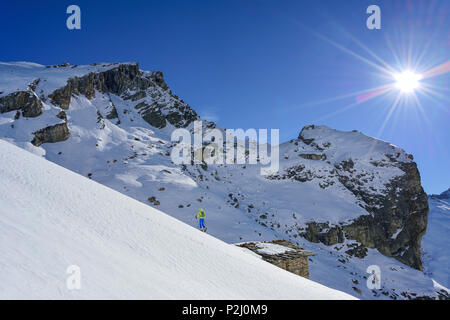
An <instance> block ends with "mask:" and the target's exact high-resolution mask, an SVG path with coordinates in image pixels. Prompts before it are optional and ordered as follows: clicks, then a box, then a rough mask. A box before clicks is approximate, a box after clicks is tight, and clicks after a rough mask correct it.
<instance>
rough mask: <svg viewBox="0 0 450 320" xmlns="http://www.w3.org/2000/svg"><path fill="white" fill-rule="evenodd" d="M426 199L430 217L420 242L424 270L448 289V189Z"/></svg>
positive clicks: (449, 259) (449, 228) (449, 267)
mask: <svg viewBox="0 0 450 320" xmlns="http://www.w3.org/2000/svg"><path fill="white" fill-rule="evenodd" d="M428 198H429V203H430V215H429V217H428V229H427V233H426V234H425V236H424V237H423V240H422V247H423V259H424V266H425V268H424V269H425V272H426V273H427V274H429V275H430V277H431V278H433V279H434V280H436V281H437V282H438V283H439V284H441V285H443V286H445V287H447V288H450V244H449V241H448V236H449V234H450V189H449V190H447V191H444V192H443V193H441V194H440V195H430V196H429V197H428Z"/></svg>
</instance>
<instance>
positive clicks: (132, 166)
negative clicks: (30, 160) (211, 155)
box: [0, 62, 437, 299]
mask: <svg viewBox="0 0 450 320" xmlns="http://www.w3.org/2000/svg"><path fill="white" fill-rule="evenodd" d="M130 65H133V66H136V64H120V66H125V67H126V66H130ZM117 66H118V65H117V64H106V63H105V64H96V65H90V66H76V67H75V66H70V65H66V66H56V67H51V68H46V67H45V66H41V65H37V64H32V63H23V62H21V63H2V64H0V92H3V93H0V98H1V97H2V96H6V94H8V93H10V92H14V91H17V90H27V88H28V87H29V86H30V83H33V82H34V81H35V80H36V79H40V81H39V82H38V83H37V85H36V88H35V89H34V90H33V92H34V93H35V94H36V95H38V96H39V97H40V99H41V100H42V105H43V109H44V111H43V113H42V114H41V115H39V116H38V117H34V118H32V117H24V116H20V117H18V118H17V112H16V111H15V110H14V111H11V112H5V113H0V138H2V139H4V140H7V141H9V142H11V143H13V144H15V145H17V146H20V147H22V148H24V149H26V150H28V151H31V152H32V153H34V154H37V155H39V156H42V157H45V159H47V160H50V161H52V162H54V163H56V164H58V165H60V166H62V167H65V168H67V169H70V170H72V171H74V172H76V173H79V174H80V175H83V176H85V177H90V178H91V179H92V180H95V181H96V182H99V183H100V184H103V185H105V186H108V187H110V188H112V189H114V190H116V191H118V192H120V193H122V194H125V195H127V196H129V197H131V198H134V199H136V200H139V201H141V202H143V203H146V204H149V205H151V206H154V207H156V208H158V209H160V210H162V211H163V212H165V213H167V214H168V215H170V216H172V217H175V218H176V219H178V220H180V221H183V222H185V223H187V224H190V225H191V226H195V225H196V221H195V219H194V215H195V214H196V212H197V211H198V209H199V207H202V208H203V209H204V210H205V211H206V214H207V219H206V224H207V226H208V233H210V234H211V235H213V236H214V237H217V238H219V239H221V240H223V241H225V242H227V243H237V242H243V241H252V240H255V241H264V240H274V239H286V240H290V241H292V242H294V243H297V244H299V245H301V246H303V247H305V248H306V249H309V250H311V251H313V252H315V253H317V255H316V256H314V257H311V263H310V266H311V268H310V269H311V270H310V273H311V279H313V280H314V281H316V282H319V283H322V284H324V285H326V286H328V287H332V288H335V289H339V290H341V291H344V292H347V293H349V294H352V295H353V294H355V295H357V296H358V297H359V298H363V299H374V298H376V299H395V298H398V299H403V298H413V297H415V296H425V295H426V296H429V297H437V296H436V292H435V290H434V286H433V282H432V280H431V278H429V277H428V276H426V275H424V274H423V273H422V272H420V271H418V270H415V269H413V268H410V267H408V266H406V265H404V264H402V263H400V262H398V261H396V260H395V259H393V258H390V257H386V256H384V255H382V254H381V253H380V252H379V251H377V250H376V249H371V248H369V249H368V251H367V255H366V256H365V257H363V258H358V257H355V256H354V255H351V254H348V253H346V251H348V249H349V248H352V246H354V245H358V244H357V243H355V241H353V240H350V239H344V240H343V242H340V243H337V244H330V245H324V244H323V243H313V242H309V241H307V240H305V239H304V237H303V236H302V234H303V233H304V232H305V230H306V228H307V227H308V223H311V222H313V223H328V224H329V228H332V227H336V226H341V225H342V224H344V225H345V224H348V223H351V222H352V220H354V219H356V218H358V217H370V216H371V215H372V214H373V212H371V211H370V210H372V211H373V210H378V209H380V208H381V209H382V204H380V202H377V201H374V202H373V203H368V202H366V201H365V200H364V199H361V197H358V194H367V195H368V197H373V198H374V199H378V198H380V197H381V198H383V197H385V196H386V193H387V188H386V184H388V183H389V182H390V180H392V179H396V178H398V177H401V176H402V175H403V174H404V172H403V170H402V169H400V168H399V164H403V163H405V164H411V163H412V160H411V157H410V156H409V155H408V154H407V153H406V152H404V151H403V150H402V149H400V148H399V147H396V146H393V145H391V144H389V143H387V142H384V141H380V140H377V139H374V138H371V137H368V136H365V135H364V134H362V133H359V132H342V131H337V130H333V129H331V128H328V127H325V126H315V127H314V126H308V127H305V128H304V130H302V132H301V134H300V136H299V138H298V139H294V140H291V141H289V142H286V143H283V144H281V145H280V162H281V163H280V171H279V173H278V174H277V175H276V174H275V175H273V176H270V177H268V176H261V174H260V165H227V166H225V165H208V166H207V167H203V166H199V165H194V166H186V167H183V166H178V165H175V164H173V163H172V161H171V158H170V152H171V151H172V147H173V145H174V143H172V142H171V141H170V134H171V132H172V130H173V129H175V128H176V127H177V124H178V123H181V126H182V127H183V126H184V125H185V124H186V127H187V129H192V127H193V125H192V123H189V122H183V121H184V118H183V117H185V114H186V110H187V109H189V106H187V105H186V104H185V103H184V102H183V101H182V100H181V99H179V98H178V97H177V96H175V95H174V94H173V93H172V92H171V91H170V90H168V89H167V88H166V86H165V85H164V84H162V85H161V83H159V82H157V81H155V80H153V78H152V77H151V75H152V73H149V72H146V71H143V72H142V79H141V80H142V81H144V82H145V83H147V84H148V85H146V86H145V90H143V89H141V88H140V87H139V86H140V83H138V85H137V86H136V88H128V90H127V91H123V92H120V94H119V93H112V92H108V90H106V91H105V90H103V91H101V90H100V91H99V90H98V89H95V94H94V95H93V96H92V97H89V98H88V97H87V96H86V95H84V94H81V93H80V94H72V95H69V97H70V105H69V107H68V109H64V112H65V114H66V118H67V119H66V120H61V119H60V118H58V117H57V115H58V114H59V113H60V112H61V111H62V109H61V107H60V106H59V105H58V104H57V103H55V102H54V101H52V99H50V98H49V94H51V93H52V92H53V91H54V90H56V89H59V88H60V87H62V86H64V85H65V83H66V81H67V80H68V79H70V78H73V77H82V76H86V75H87V74H89V73H90V72H97V73H98V72H104V71H108V70H113V69H114V68H117ZM140 105H149V106H152V108H155V109H154V110H156V111H160V110H161V113H162V114H163V115H164V116H167V115H169V114H170V113H171V112H175V113H176V116H179V117H181V118H182V120H183V121H178V122H177V121H175V122H174V123H175V124H173V123H171V122H170V121H166V122H165V126H164V127H162V128H161V127H155V126H154V125H150V124H149V123H148V122H147V121H146V120H144V117H143V114H142V109H140V108H138V106H140ZM180 106H181V107H180ZM113 109H115V110H116V112H117V116H114V117H109V115H111V111H112V110H113ZM188 114H189V112H188ZM174 118H176V117H174ZM191 120H192V117H191ZM58 123H67V126H68V129H69V131H70V136H69V137H68V139H67V140H65V141H61V142H57V143H44V144H42V145H40V146H39V147H36V146H34V145H33V144H32V143H31V141H32V139H33V137H34V134H33V133H34V132H36V131H37V130H40V129H42V128H44V127H47V126H52V125H55V124H58ZM211 124H212V123H206V126H208V127H209V125H211ZM212 125H214V124H212ZM213 127H214V126H213ZM219 129H220V128H219ZM311 141H313V142H311ZM311 155H314V156H316V157H317V158H319V159H320V160H311V159H309V158H308V157H311ZM351 159H353V162H351V163H350V161H349V160H351ZM349 163H350V164H351V166H350V165H349ZM346 165H349V166H350V168H347V169H346ZM342 181H347V182H346V183H345V185H344V184H343V183H342ZM353 181H355V183H354V185H352V183H353ZM150 200H152V201H150ZM147 210H148V209H147ZM395 215H396V216H397V217H398V216H399V215H401V210H399V212H395ZM392 216H394V214H393V215H392ZM397 224H400V225H399V226H398V225H397ZM130 228H131V226H130ZM325 231H326V230H324V232H325ZM386 233H388V234H389V236H388V238H389V239H390V238H391V237H392V241H395V240H396V239H397V238H399V239H401V238H402V237H404V236H405V232H403V233H402V228H401V221H400V222H398V221H396V224H395V223H394V224H393V225H392V228H391V229H389V230H386ZM371 264H377V265H379V266H380V267H381V269H382V271H383V279H385V281H383V285H384V286H383V289H382V290H379V291H377V292H373V291H372V290H369V289H368V288H367V287H366V285H365V277H367V273H366V268H367V267H368V266H369V265H371ZM381 291H383V292H384V293H382V292H381ZM410 293H411V294H412V295H410Z"/></svg>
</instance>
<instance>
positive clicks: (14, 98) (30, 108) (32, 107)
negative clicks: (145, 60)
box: [0, 91, 43, 118]
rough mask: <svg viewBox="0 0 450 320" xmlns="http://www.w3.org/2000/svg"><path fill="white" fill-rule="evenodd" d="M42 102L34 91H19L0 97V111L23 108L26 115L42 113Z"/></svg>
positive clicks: (30, 116)
mask: <svg viewBox="0 0 450 320" xmlns="http://www.w3.org/2000/svg"><path fill="white" fill-rule="evenodd" d="M42 108H43V107H42V102H41V100H40V99H39V97H38V96H37V95H36V94H34V92H33V91H17V92H14V93H11V94H9V95H7V96H5V97H1V98H0V113H5V112H10V111H14V110H21V111H22V115H23V116H24V117H29V118H34V117H37V116H39V115H41V114H42Z"/></svg>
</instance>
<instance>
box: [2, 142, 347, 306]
mask: <svg viewBox="0 0 450 320" xmlns="http://www.w3.org/2000/svg"><path fill="white" fill-rule="evenodd" d="M0 163H1V167H0V181H1V184H0V256H1V259H0V298H2V299H11V298H19V299H22V298H33V299H34V298H38V299H40V298H51V299H55V298H64V299H66V298H94V299H96V298H117V299H125V298H138V299H140V298H148V299H351V298H352V296H350V295H348V294H345V293H343V292H340V291H337V290H333V289H330V288H327V287H325V286H323V285H320V284H318V283H315V282H313V281H310V280H308V279H305V278H302V277H299V276H296V275H294V274H292V273H289V272H287V271H284V270H282V269H280V268H278V267H275V266H273V265H271V264H269V263H266V262H264V261H261V260H260V259H258V258H257V257H254V256H252V255H249V254H245V253H243V252H242V250H240V249H238V248H236V247H234V246H233V245H229V244H226V243H225V242H222V241H220V240H218V239H216V238H214V237H212V236H210V235H207V234H205V233H202V232H200V231H198V230H196V229H194V228H192V227H190V226H188V225H186V224H184V223H182V222H180V221H178V220H176V219H174V218H172V217H170V216H168V215H166V214H164V213H163V212H161V211H159V210H157V209H154V208H151V207H150V206H147V205H145V204H143V203H141V202H139V201H136V200H134V199H131V198H129V197H127V196H125V195H122V194H120V193H118V192H116V191H114V190H112V189H109V188H107V187H105V186H102V185H100V184H98V183H96V182H94V181H91V180H89V179H87V178H85V177H82V176H80V175H78V174H76V173H73V172H71V171H69V170H67V169H65V168H62V167H60V166H58V165H55V164H53V163H51V162H49V161H47V160H45V159H43V158H40V157H37V156H36V155H33V154H31V153H29V152H27V151H25V150H22V149H20V148H18V147H16V146H13V145H11V144H9V143H7V142H5V141H2V140H0ZM70 265H77V266H79V267H80V270H81V289H79V290H77V289H75V290H68V288H67V286H66V279H67V277H68V275H67V274H66V270H67V268H68V266H70Z"/></svg>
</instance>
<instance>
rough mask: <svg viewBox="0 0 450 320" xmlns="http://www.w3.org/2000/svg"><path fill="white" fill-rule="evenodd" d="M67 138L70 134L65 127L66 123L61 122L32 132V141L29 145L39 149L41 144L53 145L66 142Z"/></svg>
mask: <svg viewBox="0 0 450 320" xmlns="http://www.w3.org/2000/svg"><path fill="white" fill-rule="evenodd" d="M69 136H70V132H69V128H68V127H67V123H66V122H63V123H58V124H56V125H54V126H48V127H45V128H43V129H41V130H39V131H36V132H34V139H33V140H32V141H31V143H32V144H33V145H34V146H36V147H39V146H40V145H41V144H43V143H49V142H50V143H53V142H60V141H64V140H67V139H68V138H69Z"/></svg>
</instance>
